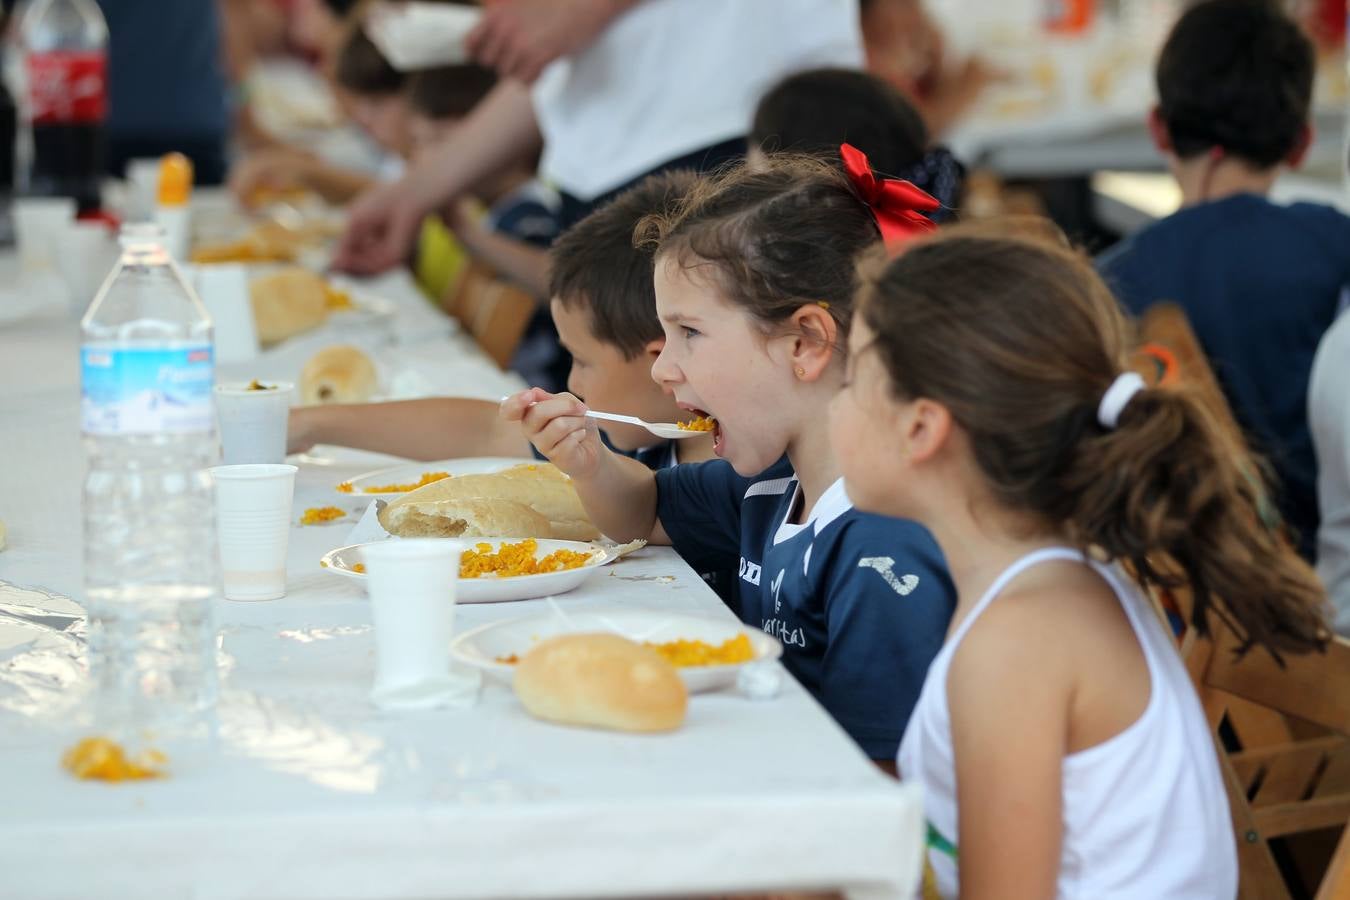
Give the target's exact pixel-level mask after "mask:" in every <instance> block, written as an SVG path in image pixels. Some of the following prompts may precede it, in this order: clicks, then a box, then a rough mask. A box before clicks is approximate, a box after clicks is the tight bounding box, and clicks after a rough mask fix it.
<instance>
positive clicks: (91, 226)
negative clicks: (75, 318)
mask: <svg viewBox="0 0 1350 900" xmlns="http://www.w3.org/2000/svg"><path fill="white" fill-rule="evenodd" d="M58 248H59V253H58V255H57V268H59V269H60V270H61V277H62V278H63V279H64V280H65V282H66V288H67V289H68V290H69V292H70V305H71V311H72V312H74V313H75V314H76V315H83V314H84V311H85V310H86V309H87V308H88V307H89V304H90V302H91V301H93V299H94V295H95V294H96V293H98V289H99V287H101V286H102V284H103V280H104V279H105V278H106V277H107V276H108V272H109V271H110V270H111V269H112V267H113V263H114V262H116V259H117V243H116V241H114V240H113V236H112V234H111V233H110V232H109V231H108V226H107V225H105V224H104V223H102V222H69V223H67V224H66V225H65V227H64V228H63V229H62V232H61V236H60V238H58Z"/></svg>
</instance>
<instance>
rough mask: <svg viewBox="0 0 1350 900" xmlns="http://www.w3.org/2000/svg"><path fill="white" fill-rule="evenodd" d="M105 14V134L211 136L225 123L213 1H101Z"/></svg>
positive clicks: (226, 127)
mask: <svg viewBox="0 0 1350 900" xmlns="http://www.w3.org/2000/svg"><path fill="white" fill-rule="evenodd" d="M98 3H99V7H100V8H101V9H102V11H103V17H104V18H105V19H107V21H108V126H107V127H108V136H109V137H110V138H123V137H140V138H146V137H156V138H211V139H219V140H221V141H224V139H225V136H226V133H227V131H228V130H229V126H230V117H229V107H228V98H227V85H226V81H225V69H224V56H223V55H222V52H221V44H220V23H219V20H218V15H219V11H218V9H217V5H216V2H215V0H171V2H167V3H166V2H164V0H98Z"/></svg>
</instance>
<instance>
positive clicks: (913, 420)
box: [902, 398, 952, 462]
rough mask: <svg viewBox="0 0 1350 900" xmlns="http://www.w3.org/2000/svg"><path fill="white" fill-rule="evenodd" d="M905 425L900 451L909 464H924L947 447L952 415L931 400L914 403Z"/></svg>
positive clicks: (919, 400)
mask: <svg viewBox="0 0 1350 900" xmlns="http://www.w3.org/2000/svg"><path fill="white" fill-rule="evenodd" d="M905 418H906V419H907V420H908V421H907V422H906V425H905V438H904V444H903V445H902V451H903V453H904V455H905V458H906V459H907V460H908V461H909V462H926V461H928V460H930V459H932V458H933V457H934V456H936V455H937V453H938V451H940V450H941V449H942V448H943V447H945V446H946V445H947V442H948V439H949V438H950V437H951V434H952V414H951V411H950V410H948V409H947V407H945V406H943V405H942V404H941V403H935V402H934V401H932V400H928V399H925V398H919V399H918V400H916V401H914V404H913V406H912V408H911V410H910V413H909V415H908V416H906V417H905Z"/></svg>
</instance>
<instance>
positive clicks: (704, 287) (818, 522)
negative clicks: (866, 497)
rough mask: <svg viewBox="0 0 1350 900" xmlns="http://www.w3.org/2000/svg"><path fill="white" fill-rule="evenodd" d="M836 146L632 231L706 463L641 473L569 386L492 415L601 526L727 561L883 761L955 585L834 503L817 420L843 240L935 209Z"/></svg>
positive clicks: (775, 166) (833, 361)
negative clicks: (644, 246) (706, 426)
mask: <svg viewBox="0 0 1350 900" xmlns="http://www.w3.org/2000/svg"><path fill="white" fill-rule="evenodd" d="M841 152H842V153H843V154H844V159H846V160H847V164H846V167H845V168H843V169H841V167H840V166H839V164H838V163H837V162H836V163H830V162H826V161H822V160H818V159H813V158H809V157H796V156H778V157H771V158H769V159H768V160H767V161H765V162H763V163H762V164H761V165H760V166H757V167H756V169H755V170H754V171H751V170H749V169H747V168H745V167H740V168H737V169H733V170H730V171H728V172H726V173H724V174H722V175H720V176H718V177H715V178H712V179H709V180H706V181H704V182H702V183H701V184H700V185H698V186H696V187H695V188H694V189H693V190H692V191H691V192H690V194H689V195H688V196H687V198H686V200H685V202H684V203H683V204H682V205H681V206H680V207H679V208H678V209H677V210H676V211H675V212H674V213H673V214H670V215H664V216H654V217H649V219H648V220H647V221H646V222H645V223H644V226H640V229H639V230H640V232H641V233H642V235H643V236H644V237H645V238H646V239H648V240H651V241H653V242H655V245H656V248H657V250H656V272H655V286H656V301H657V311H658V313H659V314H660V318H661V322H662V327H663V328H664V330H665V334H666V341H665V345H664V347H663V348H662V350H661V353H660V356H658V357H657V359H656V361H655V363H654V365H653V366H652V377H653V378H654V379H655V380H656V381H657V382H658V383H659V384H661V385H662V386H664V387H665V388H666V389H667V390H668V391H670V392H671V393H673V394H674V397H675V399H676V401H677V402H678V403H679V405H680V406H681V407H682V408H685V409H688V410H690V411H691V412H693V413H696V414H698V415H699V416H707V417H711V418H713V419H715V420H716V425H715V427H714V431H713V434H714V448H715V452H716V454H717V456H719V457H720V459H717V460H712V461H709V462H705V463H700V464H696V465H681V466H676V467H674V468H672V469H669V470H667V471H665V472H662V473H660V474H653V473H652V472H651V470H649V469H646V468H645V467H643V466H641V465H634V464H632V461H631V460H626V459H624V458H622V457H620V456H618V455H617V454H615V453H613V452H611V451H609V450H607V449H606V448H605V447H604V445H603V444H602V443H601V442H600V440H599V435H598V433H597V430H596V426H595V423H594V421H593V420H592V419H589V418H588V417H587V416H586V412H587V410H586V407H585V406H584V405H583V404H582V403H581V401H579V400H577V399H576V398H575V397H573V396H571V395H570V394H558V395H553V394H548V393H546V392H544V391H541V390H538V389H534V390H530V391H525V392H523V393H520V394H516V395H514V396H512V397H510V398H508V399H507V400H506V401H505V402H504V403H503V404H502V414H503V416H505V417H506V418H507V419H508V420H512V421H519V422H520V423H521V426H522V428H523V431H524V434H525V436H526V437H527V438H529V440H530V441H531V442H533V443H534V445H535V447H537V448H538V449H539V451H540V452H541V453H543V454H544V455H545V456H547V457H548V458H549V459H550V460H551V461H552V462H553V463H554V464H555V465H557V466H558V467H559V468H560V469H562V470H563V471H565V472H567V473H568V474H569V475H571V476H572V479H573V483H574V485H575V486H576V488H577V491H578V493H579V494H580V496H581V499H582V502H583V503H584V504H585V506H586V510H587V513H588V514H589V515H590V516H591V518H592V519H593V520H594V521H595V523H596V524H597V525H598V526H599V527H600V528H601V530H603V531H604V532H605V533H606V534H607V535H609V536H610V537H611V538H614V539H615V540H632V539H634V538H646V539H647V540H649V541H651V542H653V543H660V544H673V545H674V547H675V549H676V550H677V551H678V552H679V553H680V555H681V556H682V557H684V559H685V560H686V561H687V562H689V563H690V565H692V566H693V567H694V568H695V569H698V570H700V571H703V570H705V569H709V570H717V569H720V568H723V567H724V566H726V565H731V566H733V568H734V570H735V571H737V572H738V573H739V581H738V595H737V598H736V602H737V605H738V607H739V608H738V610H737V611H738V613H739V615H740V616H741V618H742V620H743V621H745V622H746V623H748V624H752V625H754V626H756V627H759V628H762V629H763V630H764V631H766V632H768V633H770V634H772V635H774V636H775V637H777V638H778V639H779V640H780V641H781V642H782V643H783V646H784V657H783V662H784V664H785V665H786V666H787V668H788V670H789V671H790V672H791V673H792V674H793V675H794V676H795V677H796V678H797V680H798V681H799V682H801V684H802V685H803V686H804V687H805V688H806V689H807V690H808V691H810V692H811V693H812V694H813V695H814V696H815V697H816V698H817V699H818V700H819V701H820V702H821V704H822V705H823V706H824V707H825V709H826V710H827V711H828V712H829V713H830V714H831V715H832V716H833V717H834V718H835V720H836V721H838V722H839V724H840V725H841V726H842V727H843V728H844V730H845V731H847V732H848V733H849V735H850V736H851V737H852V738H853V739H854V741H856V742H857V743H858V745H859V746H860V747H862V749H863V750H864V752H866V753H867V754H868V755H869V756H871V757H872V758H873V759H875V760H879V761H889V760H890V759H893V758H894V753H895V750H896V748H897V746H898V744H899V741H900V736H901V734H902V732H903V731H904V727H905V723H906V722H907V721H908V718H909V711H910V708H911V707H912V706H913V704H914V702H915V701H916V700H917V697H918V689H919V686H920V685H921V684H922V681H923V677H924V673H925V672H926V671H927V669H928V664H929V662H930V661H931V660H932V658H933V656H934V654H935V653H936V652H937V649H938V647H939V646H941V643H942V639H943V635H944V634H945V632H946V628H947V623H948V620H949V619H950V617H951V612H952V608H953V603H954V592H953V587H952V584H951V580H950V579H949V577H948V575H947V571H946V566H945V564H944V562H943V559H942V555H941V553H940V552H939V551H938V549H937V546H936V545H935V544H934V542H933V539H932V538H931V536H930V535H929V534H928V533H927V532H926V531H925V530H924V529H923V528H921V527H920V526H918V525H916V524H915V523H913V522H909V521H905V520H901V519H889V518H883V517H879V516H873V515H867V514H864V513H861V512H858V511H857V510H855V509H853V506H852V504H851V503H850V502H849V499H848V496H847V495H846V494H845V493H844V488H843V483H842V481H841V479H840V477H839V475H840V473H839V469H838V466H837V464H836V463H835V460H834V453H833V451H832V450H831V448H830V443H829V435H828V433H827V431H826V428H825V419H826V413H827V409H828V406H829V402H830V398H831V397H832V396H833V395H834V394H835V392H837V391H838V389H839V386H840V385H841V384H842V382H843V377H844V346H845V340H846V336H847V330H848V324H849V321H850V314H851V310H852V298H853V292H854V265H855V260H856V258H857V256H858V254H859V253H860V252H862V251H863V250H866V249H868V248H870V247H873V246H875V245H877V244H878V243H879V242H880V240H881V238H882V237H883V235H885V236H886V237H887V238H888V243H892V244H896V245H898V244H900V243H903V242H904V241H905V240H906V239H907V238H908V237H910V236H911V235H913V234H916V233H922V232H923V231H925V230H927V228H930V227H931V223H929V222H928V220H927V219H925V218H924V217H923V216H922V215H921V214H920V213H919V212H918V210H919V209H931V208H932V207H933V206H935V205H936V204H935V201H933V200H932V198H930V197H928V196H927V195H925V194H923V193H922V192H920V191H917V190H916V189H913V188H912V186H909V185H906V184H903V183H901V182H882V181H880V180H878V179H877V178H875V177H874V176H873V174H872V172H871V170H870V168H868V166H867V164H866V160H865V158H863V156H862V154H861V153H858V152H857V151H856V150H854V149H853V148H851V147H847V146H845V147H844V148H843V149H842V151H841ZM783 460H785V461H783ZM766 470H768V471H766Z"/></svg>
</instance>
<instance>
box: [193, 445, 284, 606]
mask: <svg viewBox="0 0 1350 900" xmlns="http://www.w3.org/2000/svg"><path fill="white" fill-rule="evenodd" d="M297 471H299V470H298V469H297V468H296V467H295V466H288V465H240V466H216V467H215V468H213V469H211V477H212V478H213V479H215V483H216V531H217V535H218V540H219V543H220V568H221V575H222V577H223V580H224V582H225V599H226V600H277V599H279V598H281V597H284V596H286V545H287V543H288V541H289V539H290V534H291V501H292V499H293V498H294V496H295V473H296V472H297Z"/></svg>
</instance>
